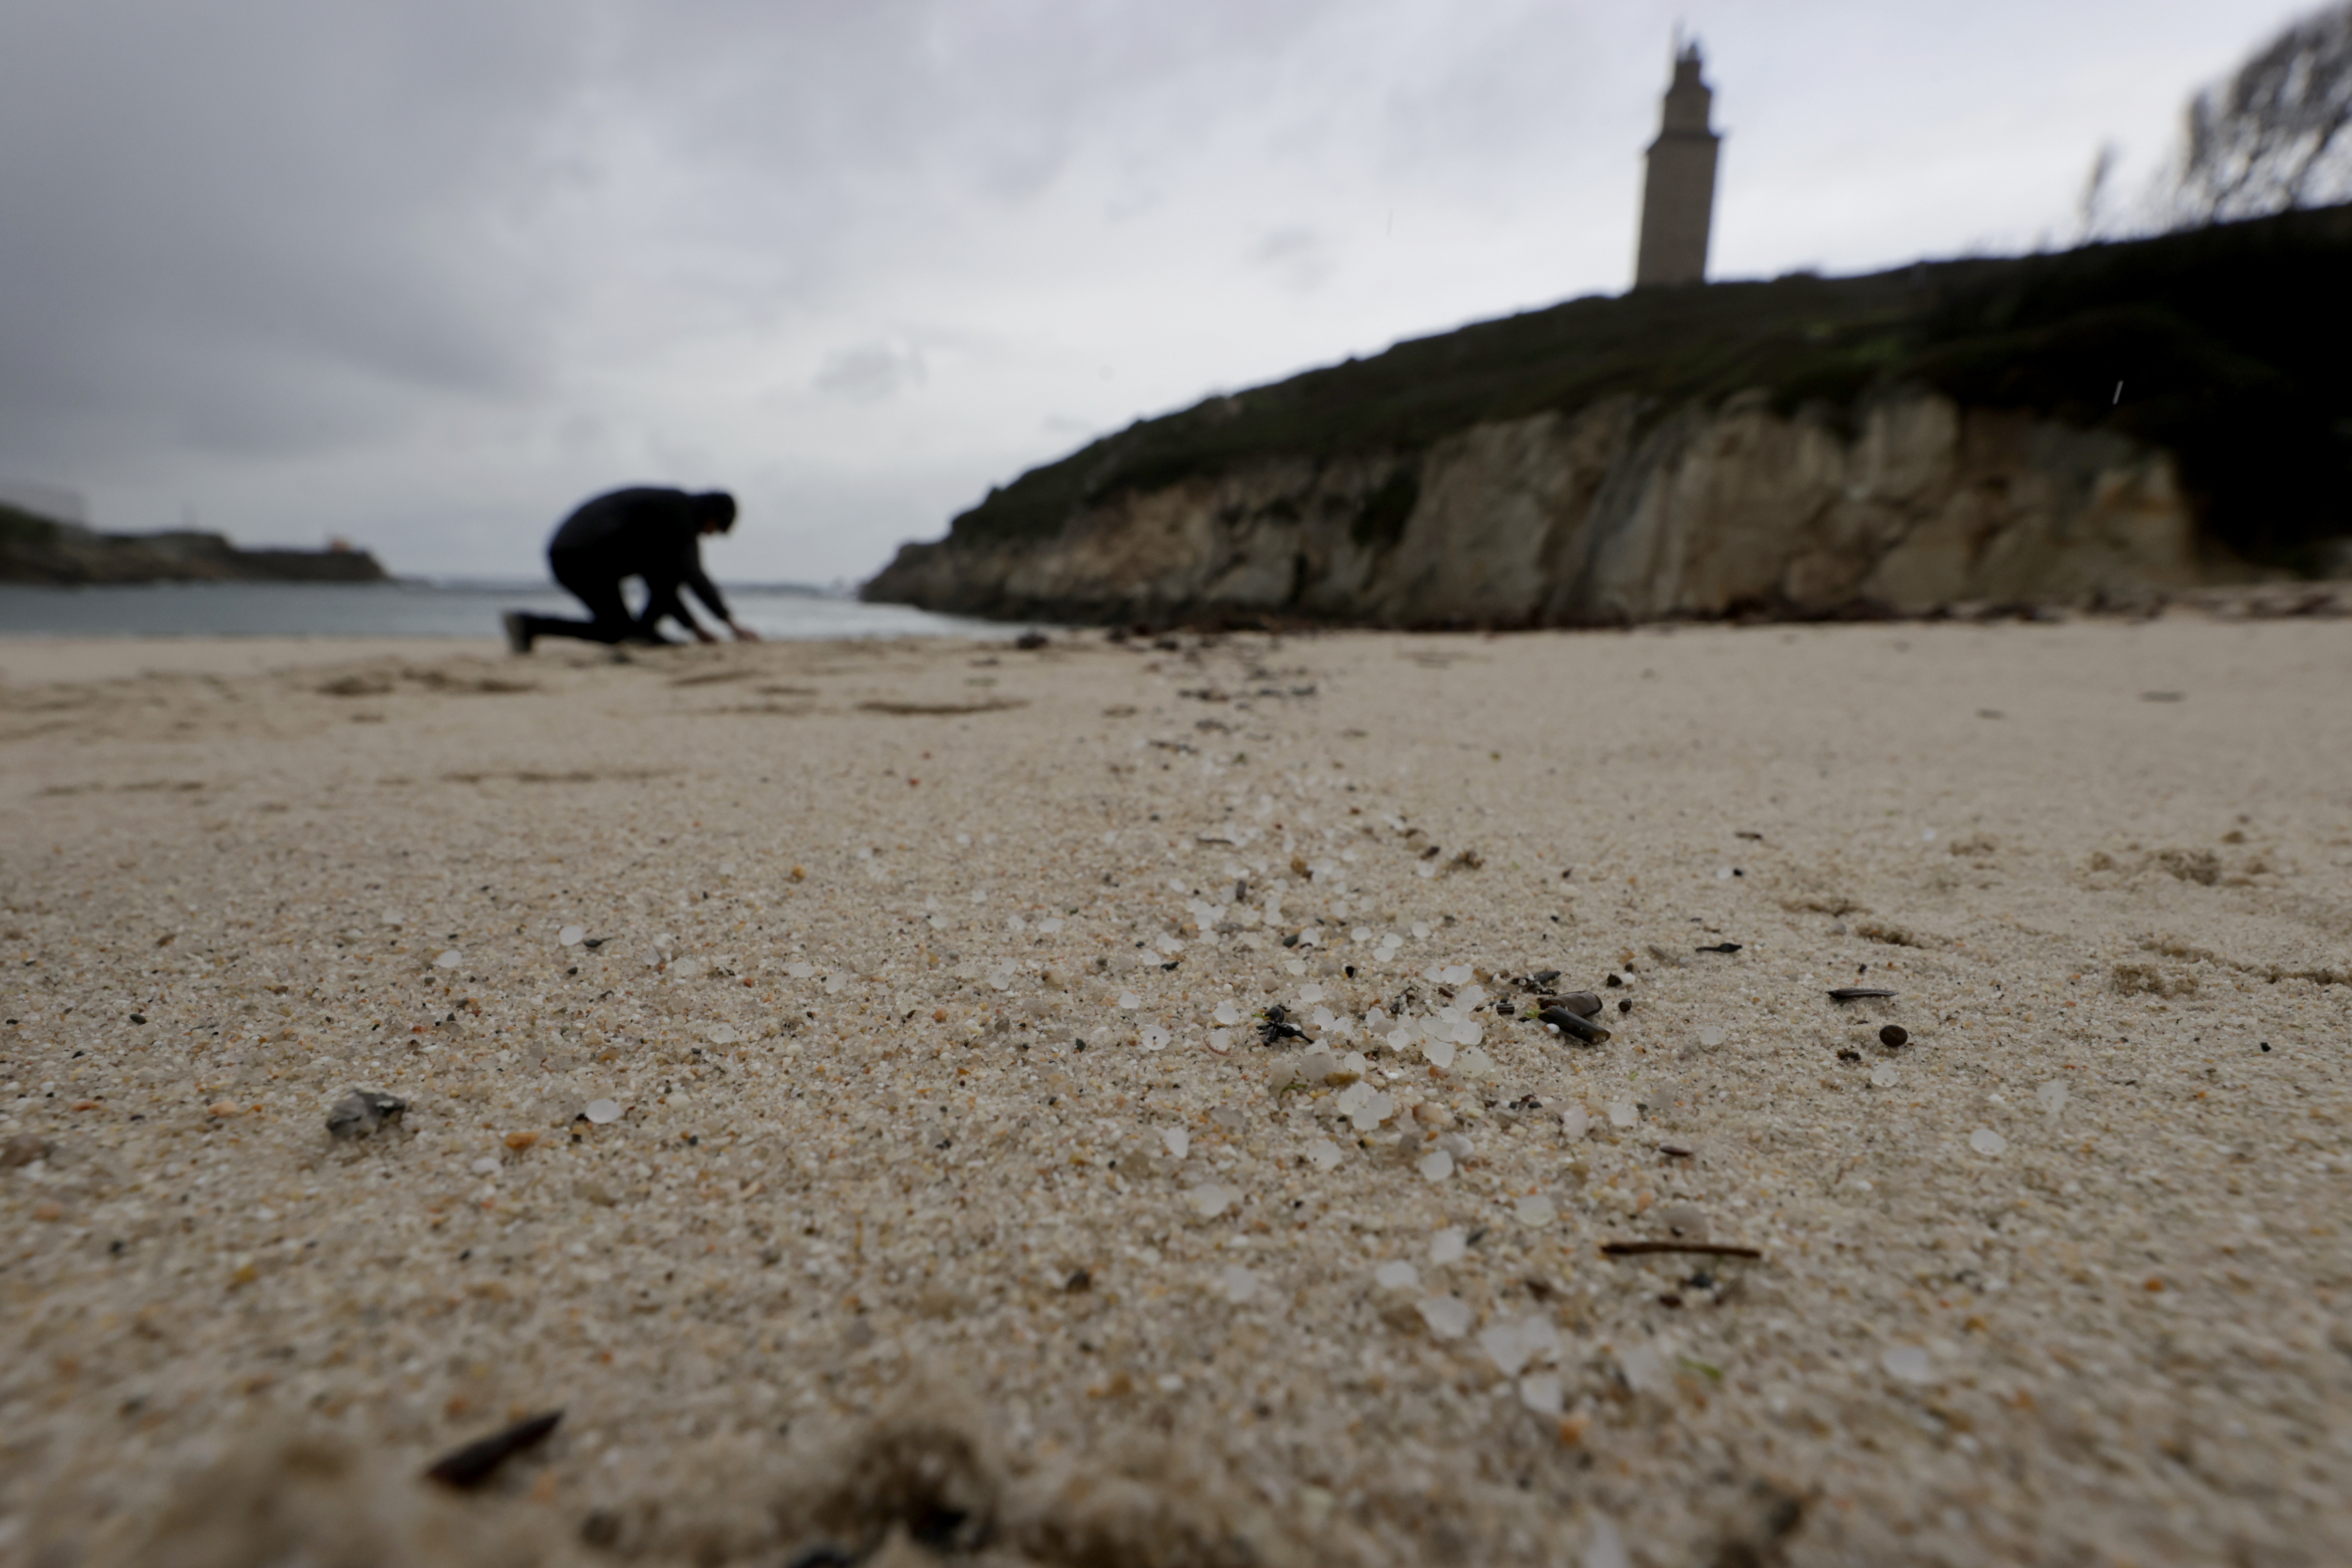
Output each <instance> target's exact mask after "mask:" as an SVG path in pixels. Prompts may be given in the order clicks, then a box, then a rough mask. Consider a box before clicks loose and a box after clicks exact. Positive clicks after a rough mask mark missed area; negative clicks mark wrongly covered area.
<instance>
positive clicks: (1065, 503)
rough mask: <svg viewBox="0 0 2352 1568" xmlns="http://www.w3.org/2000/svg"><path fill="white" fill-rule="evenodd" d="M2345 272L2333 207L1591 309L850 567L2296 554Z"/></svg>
mask: <svg viewBox="0 0 2352 1568" xmlns="http://www.w3.org/2000/svg"><path fill="white" fill-rule="evenodd" d="M2347 268H2352V208H2334V209H2327V210H2324V211H2318V212H2311V213H2299V214H2292V215H2288V216H2284V217H2280V218H2273V219H2266V220H2263V221H2260V222H2256V223H2249V224H2241V225H2234V226H2226V227H2216V228H2211V229H2206V230H2201V231H2198V232H2195V233H2189V234H2181V235H2173V236H2168V237H2162V238H2158V239H2154V240H2147V241H2139V242H2135V243H2132V244H2126V245H2111V246H2099V247H2086V248H2084V249H2081V250H2076V251H2071V252H2067V253H2063V254H2060V255H2052V256H2035V257H2026V258H2014V259H2008V260H1970V261H1958V262H1946V263H1937V264H1922V265H1919V266H1916V267H1909V268H1902V269H1900V270H1898V271H1895V272H1888V273H1882V274H1878V275H1875V276H1872V277H1865V278H1853V279H1820V278H1813V277H1809V276H1799V277H1791V278H1784V279H1777V280H1774V281H1772V282H1768V283H1750V284H1717V285H1711V286H1707V287H1704V288H1688V289H1657V290H1643V291H1641V292H1638V293H1634V294H1631V295H1628V296H1625V297H1622V298H1617V299H1591V300H1576V301H1572V302H1570V303H1568V304H1565V305H1560V306H1557V307H1554V308H1552V309H1550V310H1541V311H1536V312H1532V313H1529V314H1527V315H1522V316H1517V317H1512V318H1510V319H1508V320H1505V321H1491V322H1485V323H1480V324H1478V325H1475V326H1471V327H1465V328H1464V329H1462V330H1461V331H1455V332H1451V333H1447V334H1444V335H1443V336H1440V337H1435V338H1427V339H1422V340H1418V341H1414V342H1404V343H1400V344H1398V345H1397V346H1396V347H1394V348H1392V349H1391V350H1389V351H1388V352H1387V353H1383V354H1381V355H1379V356H1377V357H1375V358H1373V359H1370V360H1365V361H1362V362H1353V361H1351V362H1349V363H1345V364H1341V365H1338V366H1334V367H1331V368H1328V369H1325V370H1318V371H1313V372H1309V373H1307V374H1304V375H1301V376H1297V377H1294V378H1292V379H1291V380H1289V381H1286V382H1283V383H1280V384H1276V385H1273V386H1268V387H1264V388H1259V389H1256V390H1253V391H1250V392H1245V393H1242V394H1238V395H1234V396H1230V397H1220V398H1213V399H1210V400H1208V401H1207V402H1204V403H1202V405H1199V406H1197V407H1194V408H1192V409H1188V410H1185V411H1184V412H1182V413H1180V414H1176V415H1172V416H1167V417H1165V418H1161V419H1155V420H1150V421H1144V422H1139V423H1138V424H1136V425H1134V426H1129V428H1128V429H1127V430H1124V431H1121V432H1119V433H1118V434H1117V435H1114V436H1110V437H1104V438H1103V439H1101V440H1098V441H1097V442H1095V443H1093V444H1091V445H1090V446H1088V447H1086V448H1085V449H1084V450H1082V451H1080V452H1078V453H1076V454H1075V455H1073V456H1072V457H1070V458H1065V459H1063V460H1062V461H1060V462H1058V463H1054V464H1050V465H1048V466H1046V467H1045V468H1038V469H1034V470H1033V471H1031V472H1030V473H1027V474H1024V475H1023V476H1022V477H1021V478H1020V479H1017V480H1016V481H1014V482H1013V484H1012V485H1010V486H1007V487H1005V488H1004V489H1001V490H995V491H992V492H991V493H990V495H989V497H988V499H987V500H984V501H983V502H982V504H981V505H979V506H978V507H975V508H973V509H972V510H970V511H968V512H966V513H964V514H963V515H962V516H961V517H959V518H957V519H956V520H955V521H954V524H953V526H952V528H951V529H950V533H949V535H948V537H947V538H946V539H945V540H943V541H940V542H937V543H931V544H911V545H908V546H906V547H905V548H904V549H902V550H901V551H900V552H899V553H898V558H897V560H895V561H894V562H893V563H891V564H890V565H889V566H888V567H887V568H886V569H885V570H884V571H883V572H882V573H881V574H879V575H877V577H876V578H875V579H874V580H873V581H872V582H870V583H868V584H866V587H865V589H864V594H865V596H866V597H867V598H869V599H876V600H884V601H890V602H898V603H908V604H915V605H922V606H924V607H926V608H931V609H939V610H946V611H953V612H958V613H962V614H971V615H986V616H1037V617H1045V618H1055V619H1066V620H1076V621H1087V620H1094V621H1103V620H1128V619H1146V620H1165V619H1186V620H1195V621H1220V620H1223V621H1234V620H1239V621H1248V620H1262V619H1275V620H1324V621H1335V622H1361V623H1369V624H1375V625H1399V626H1412V625H1463V624H1468V625H1488V626H1498V625H1501V626H1507V625H1529V624H1592V623H1611V622H1622V621H1627V620H1640V619H1650V618H1657V617H1664V616H1720V615H1733V614H1754V613H1762V614H1777V615H1785V616H1836V615H1847V614H1877V613H1887V612H1895V613H1918V612H1922V611H1927V610H1932V609H1934V608H1936V607H1937V606H1939V605H1948V604H1952V603H1955V602H1961V601H1969V600H1995V601H2032V602H2053V601H2079V600H2086V599H2087V600H2098V599H2105V600H2108V601H2116V600H2129V599H2134V598H2137V597H2141V596H2144V595H2147V594H2150V593H2152V592H2162V591H2168V590H2171V589H2177V588H2184V587H2189V586H2193V585H2195V584H2200V583H2204V582H2210V581H2215V580H2219V579H2225V578H2229V577H2232V576H2243V575H2247V574H2251V573H2252V572H2255V571H2267V572H2281V573H2289V574H2292V573H2297V572H2303V573H2308V572H2311V571H2313V570H2315V569H2316V568H2317V566H2318V565H2319V563H2321V562H2322V561H2323V560H2325V559H2327V558H2328V557H2329V555H2330V553H2331V552H2333V551H2334V550H2335V549H2336V544H2335V542H2336V540H2338V539H2339V538H2340V537H2341V536H2343V535H2346V534H2352V510H2347V495H2352V488H2347V480H2352V394H2347V387H2346V385H2345V384H2344V383H2343V381H2342V379H2341V378H2340V376H2338V375H2337V374H2336V369H2335V367H2334V366H2333V365H2332V364H2331V363H2329V356H2330V355H2331V354H2332V353H2334V352H2335V347H2334V345H2335V339H2334V336H2333V334H2332V332H2330V331H2328V330H2327V329H2326V323H2327V322H2329V321H2336V320H2338V319H2340V307H2339V306H2338V305H2337V303H2336V279H2340V278H2341V277H2342V276H2345V275H2346V271H2347ZM2118 383H2121V384H2122V395H2121V396H2120V398H2118V397H2117V396H2116V384H2118Z"/></svg>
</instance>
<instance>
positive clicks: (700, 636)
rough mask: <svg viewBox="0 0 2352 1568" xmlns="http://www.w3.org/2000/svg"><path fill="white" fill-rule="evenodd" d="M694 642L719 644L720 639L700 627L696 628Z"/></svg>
mask: <svg viewBox="0 0 2352 1568" xmlns="http://www.w3.org/2000/svg"><path fill="white" fill-rule="evenodd" d="M694 640H695V641H697V642H717V641H718V640H719V639H718V638H717V637H712V636H711V635H710V634H709V632H707V631H704V630H703V629H702V628H701V627H700V626H696V627H695V628H694Z"/></svg>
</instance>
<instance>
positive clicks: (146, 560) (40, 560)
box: [0, 501, 388, 587]
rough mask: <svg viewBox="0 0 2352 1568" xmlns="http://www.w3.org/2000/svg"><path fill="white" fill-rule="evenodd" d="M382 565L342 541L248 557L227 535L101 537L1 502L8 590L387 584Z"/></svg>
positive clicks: (0, 538) (0, 554) (186, 532)
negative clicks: (15, 586)
mask: <svg viewBox="0 0 2352 1568" xmlns="http://www.w3.org/2000/svg"><path fill="white" fill-rule="evenodd" d="M387 580H388V578H387V574H386V573H385V572H384V569H383V563H381V562H379V561H377V560H376V558H375V557H374V556H373V554H371V553H370V552H367V551H364V550H359V549H355V548H353V547H352V546H351V545H349V544H345V543H343V542H341V541H337V542H334V543H331V544H330V545H329V546H328V547H327V548H326V549H324V550H242V549H239V548H238V547H237V546H236V545H235V544H232V543H230V542H229V541H228V539H227V537H226V535H224V534H218V533H208V532H201V531H196V530H193V529H177V530H173V531H167V532H163V533H100V532H99V531H96V530H94V529H92V528H89V526H87V525H86V524H83V523H79V522H69V521H64V520H62V519H58V518H53V517H43V516H41V515H39V514H38V513H37V512H31V511H26V510H24V509H22V508H20V507H15V506H10V505H8V504H7V503H6V502H5V501H0V583H32V584H46V585H49V586H54V587H80V586H89V585H95V584H110V583H382V582H385V581H387Z"/></svg>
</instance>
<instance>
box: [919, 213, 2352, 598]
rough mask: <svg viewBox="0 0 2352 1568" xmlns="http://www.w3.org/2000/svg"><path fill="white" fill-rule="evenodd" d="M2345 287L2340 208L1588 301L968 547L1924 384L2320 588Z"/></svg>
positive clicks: (2334, 519) (1294, 404)
mask: <svg viewBox="0 0 2352 1568" xmlns="http://www.w3.org/2000/svg"><path fill="white" fill-rule="evenodd" d="M2347 278H2352V207H2331V208H2326V209H2322V210H2319V211H2314V212H2301V213H2290V214H2286V215H2284V216H2278V217H2272V218H2263V219H2260V220H2257V221H2254V222H2251V223H2241V224H2231V225H2225V226H2214V227H2210V228H2203V229H2198V230H2194V231H2190V232H2187V233H2181V234H2174V235H2167V236H2164V237H2159V238H2156V239H2147V240H2137V241H2132V242H2128V243H2123V244H2114V245H2099V246H2090V247H2084V248H2082V249H2079V250H2072V251H2066V252H2063V253H2058V254H2053V255H2041V256H2029V257H2020V258H2011V259H2000V260H1963V261H1948V262H1934V263H1920V264H1918V265H1916V266H1911V267H1906V268H1899V269H1897V270H1895V271H1892V272H1884V273H1878V274H1875V275H1874V276H1870V277H1864V278H1844V279H1823V278H1818V277H1813V276H1811V275H1803V274H1800V275H1796V276H1791V277H1787V278H1780V279H1774V280H1772V281H1770V282H1764V283H1717V284H1710V285H1707V286H1705V287H1699V288H1685V289H1657V290H1651V291H1644V292H1642V293H1637V294H1628V295H1624V296H1621V297H1617V298H1603V297H1595V298H1591V299H1584V300H1571V301H1570V302H1568V303H1566V304H1562V305H1556V306H1553V307H1551V308H1550V309H1549V310H1535V311H1530V312H1528V313H1526V314H1524V315H1517V316H1512V317H1509V318H1507V319H1505V320H1502V321H1484V322H1479V323H1477V324H1475V325H1473V326H1468V327H1464V328H1462V329H1460V330H1459V331H1452V332H1447V333H1444V334H1442V335H1440V336H1436V337H1429V338H1419V339H1414V340H1412V341H1410V342H1401V343H1399V344H1397V345H1396V346H1395V347H1393V348H1391V349H1390V350H1388V351H1387V352H1386V353H1381V354H1378V355H1376V356H1374V357H1372V358H1370V359H1368V360H1361V361H1357V360H1350V361H1348V362H1347V363H1342V364H1338V365H1333V366H1331V367H1329V368H1328V369H1323V370H1315V371H1309V372H1307V373H1306V374H1302V375H1297V376H1293V377H1291V378H1290V379H1289V380H1287V381H1284V382H1279V383H1276V384H1273V385H1271V386H1265V387H1259V388H1255V389H1254V390H1252V391H1248V392H1244V393H1240V394H1237V395H1233V396H1230V397H1215V398H1211V399H1209V400H1207V401H1205V402H1203V403H1202V404H1200V405H1197V406H1195V407H1192V408H1189V409H1186V410H1184V411H1182V412H1181V413H1177V414H1171V415H1168V416H1164V417H1161V418H1158V419H1150V420H1143V421H1139V422H1138V423H1136V424H1135V425H1132V426H1129V427H1128V428H1127V429H1125V430H1122V431H1120V432H1118V434H1116V435H1112V436H1107V437H1102V438H1101V439H1099V440H1097V441H1095V442H1093V443H1091V444H1090V445H1088V446H1087V447H1085V448H1084V449H1082V450H1080V451H1078V452H1076V453H1075V454H1073V455H1072V456H1070V457H1068V458H1064V459H1062V460H1061V461H1059V462H1056V463H1051V464H1048V465H1046V466H1045V467H1043V468H1034V469H1032V470H1030V471H1029V472H1028V473H1026V474H1024V475H1022V476H1021V477H1020V478H1019V479H1015V480H1014V481H1013V483H1012V484H1010V485H1008V486H1006V487H1004V488H1003V489H998V490H993V491H992V492H991V493H990V495H989V497H988V499H987V500H984V501H982V503H981V504H980V505H979V506H977V507H974V508H973V509H972V510H970V511H967V512H965V513H963V514H962V515H961V516H960V517H958V518H957V519H956V520H955V524H954V528H953V531H952V534H951V536H950V538H951V542H950V546H949V548H950V549H953V548H954V547H955V546H956V545H980V544H986V543H991V542H1012V541H1016V540H1037V539H1045V538H1050V537H1052V536H1054V535H1055V534H1056V533H1058V532H1059V531H1060V530H1061V528H1062V526H1063V524H1064V523H1065V522H1066V521H1067V520H1068V519H1069V518H1070V517H1071V516H1072V515H1073V514H1074V513H1076V511H1077V510H1080V509H1081V508H1083V507H1085V506H1087V505H1089V504H1092V503H1096V502H1098V501H1100V500H1105V499H1107V498H1108V497H1110V496H1112V495H1115V494H1117V493H1118V492H1120V491H1122V490H1132V489H1139V490H1151V489H1161V488H1163V487H1166V486H1168V485H1171V484H1174V483H1177V482H1180V481H1181V480H1184V479H1190V478H1193V477H1195V476H1200V475H1207V474H1215V473H1220V472H1223V471H1226V470H1228V469H1230V468H1234V467H1235V466H1236V465H1240V464H1243V463H1246V462H1250V461H1252V460H1255V459H1260V458H1272V457H1286V456H1287V457H1307V458H1331V457H1335V456H1338V455H1339V454H1342V453H1350V452H1365V451H1380V450H1387V451H1398V452H1405V451H1413V450H1418V449H1421V448H1423V447H1427V446H1428V445H1429V444H1430V443H1431V442H1433V441H1434V440H1437V439H1438V438H1440V437H1444V436H1448V435H1451V434H1454V432H1457V431H1460V430H1465V429H1467V428H1469V427H1470V426H1474V425H1478V424H1482V423H1485V422H1487V421H1491V420H1502V419H1513V418H1518V417H1523V416H1528V415H1533V414H1538V413H1541V412H1544V411H1547V410H1557V411H1559V412H1563V413H1573V412H1575V411H1576V410H1578V409H1580V408H1582V407H1584V406H1586V405H1590V404H1591V403H1593V402H1595V401H1597V400H1599V399H1601V398H1604V397H1610V396H1620V395H1630V396H1633V397H1634V398H1636V399H1639V400H1640V401H1641V403H1642V405H1643V409H1644V412H1645V415H1646V416H1648V417H1653V418H1655V417H1663V416H1664V415H1666V414H1668V413H1670V412H1672V411H1674V410H1675V409H1678V408H1682V407H1685V406H1689V405H1703V406H1713V405H1717V404H1719V403H1720V402H1722V401H1723V400H1724V399H1725V398H1727V397H1728V396H1730V395H1733V394H1735V393H1739V392H1743V391H1748V390H1750V389H1754V388H1763V389H1766V390H1769V392H1770V393H1771V395H1772V396H1773V400H1774V402H1775V404H1776V405H1779V406H1780V407H1781V408H1782V409H1784V410H1788V411H1801V412H1805V413H1808V414H1810V415H1811V416H1818V417H1822V418H1825V419H1829V420H1832V421H1834V422H1837V423H1839V424H1841V425H1843V424H1845V423H1847V422H1849V421H1850V419H1851V416H1852V415H1853V410H1854V408H1855V407H1856V405H1858V404H1860V403H1862V402H1864V400H1866V399H1868V398H1869V397H1871V396H1873V395H1875V394H1878V393H1881V392H1884V391H1888V390H1892V389H1895V388H1897V387H1905V386H1920V385H1926V386H1928V387H1932V388H1934V389H1935V390H1937V391H1939V392H1942V393H1944V394H1946V395H1949V396H1950V397H1952V398H1953V399H1955V400H1956V401H1958V402H1959V403H1961V404H1963V405H1969V406H1975V407H1995V408H2014V409H2020V410H2024V411H2029V412H2032V413H2035V414H2038V415H2042V416H2047V417H2050V418H2053V419H2055V420H2058V421H2060V422H2062V423H2064V424H2067V425H2070V426H2075V427H2077V428H2082V429H2105V430H2112V431H2115V432H2116V433H2118V434H2121V435H2124V436H2127V437H2131V438H2133V439H2135V440H2137V441H2141V442H2144V443H2146V444H2147V445H2150V446H2154V447H2162V448H2164V449H2166V450H2168V451H2170V452H2171V453H2173V454H2174V456H2175V457H2176V458H2177V459H2178V460H2179V466H2180V472H2181V476H2182V479H2183V482H2184V483H2185V484H2186V485H2187V487H2188V489H2189V493H2190V496H2191V498H2192V500H2194V502H2195V504H2196V506H2197V508H2198V511H2199V515H2200V523H2201V526H2202V528H2203V530H2204V531H2205V533H2206V535H2207V537H2208V538H2210V539H2211V540H2212V541H2214V542H2217V543H2220V544H2221V545H2223V546H2225V547H2227V548H2228V549H2230V550H2231V551H2234V552H2236V553H2237V554H2239V555H2241V556H2242V557H2244V558H2245V559H2247V560H2250V561H2253V562H2258V563H2263V564H2268V565H2277V566H2284V567H2289V568H2293V569H2298V570H2308V569H2309V568H2310V566H2311V565H2312V563H2313V552H2314V551H2315V547H2316V546H2317V545H2318V543H2319V542H2321V541H2323V540H2326V539H2327V538H2329V537H2331V536H2337V535H2343V534H2347V533H2352V500H2347V497H2352V384H2347V378H2346V377H2345V375H2344V373H2343V358H2344V346H2345V342H2346V331H2345V322H2346V321H2347V307H2346V305H2345V303H2344V292H2343V290H2344V282H2345V279H2347ZM2118 383H2121V384H2122V397H2121V399H2120V401H2118V400H2117V399H2116V384H2118ZM1411 504H1412V502H1411V500H1410V498H1403V505H1404V510H1410V509H1411ZM1400 521H1401V520H1400ZM1368 526H1371V525H1370V524H1368Z"/></svg>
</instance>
